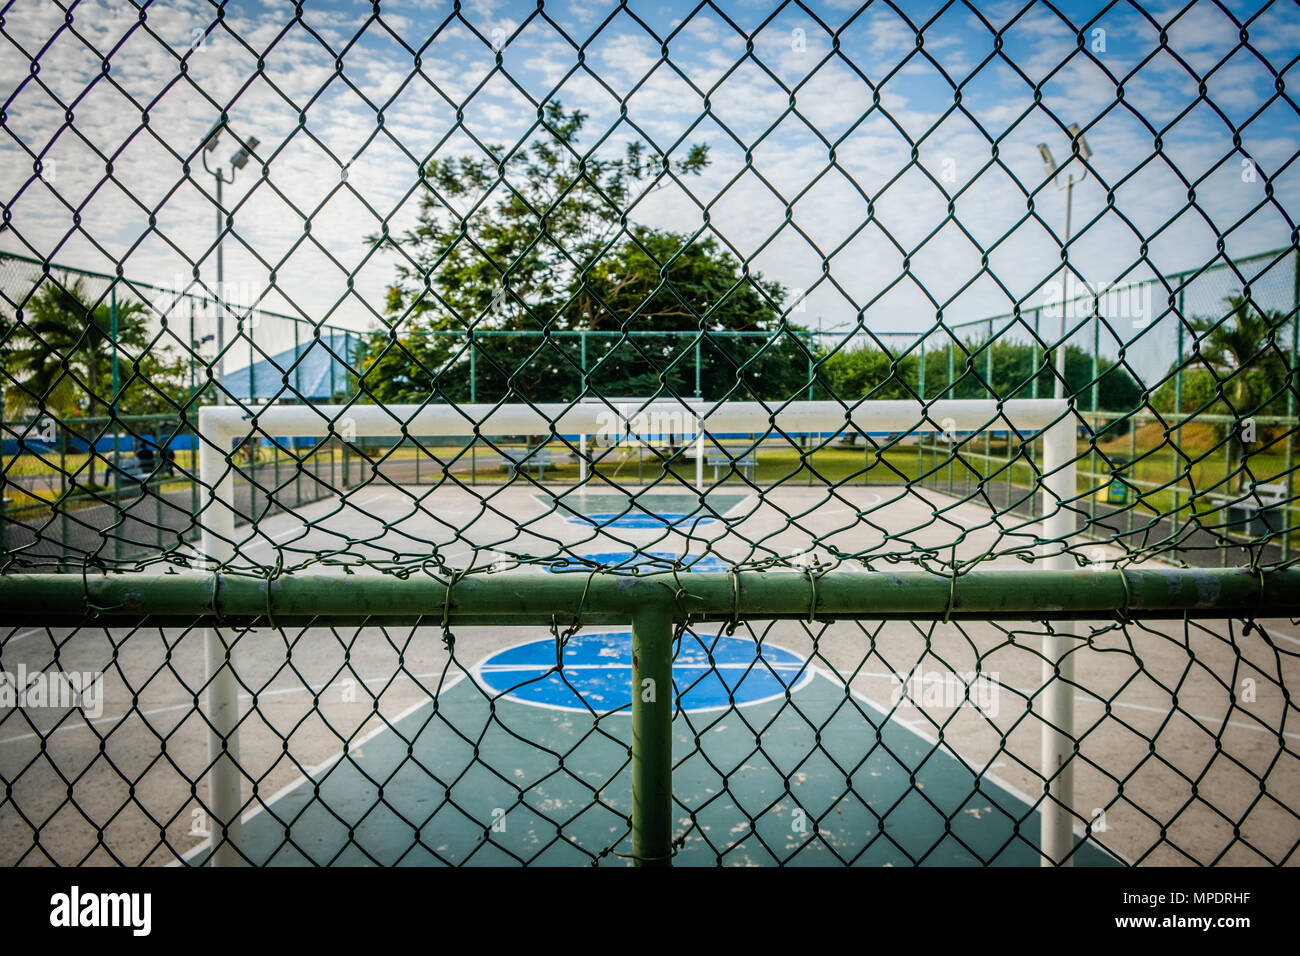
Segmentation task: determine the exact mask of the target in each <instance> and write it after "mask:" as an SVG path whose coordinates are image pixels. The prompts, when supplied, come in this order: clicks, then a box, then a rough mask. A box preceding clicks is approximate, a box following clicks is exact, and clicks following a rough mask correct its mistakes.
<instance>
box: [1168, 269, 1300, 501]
mask: <svg viewBox="0 0 1300 956" xmlns="http://www.w3.org/2000/svg"><path fill="white" fill-rule="evenodd" d="M1224 301H1225V303H1226V304H1227V306H1228V313H1227V315H1225V316H1221V317H1219V318H1197V319H1193V320H1192V321H1191V323H1190V324H1191V327H1192V329H1193V330H1194V331H1195V332H1196V333H1197V341H1198V343H1199V346H1200V354H1201V358H1202V359H1203V360H1204V361H1205V362H1207V363H1208V364H1209V366H1210V368H1211V369H1213V371H1214V373H1215V374H1216V375H1217V376H1219V377H1220V378H1221V379H1222V380H1223V385H1224V386H1226V385H1227V384H1229V383H1231V384H1232V386H1233V387H1232V394H1231V397H1230V398H1228V397H1227V396H1225V395H1224V392H1225V388H1223V387H1220V388H1219V389H1218V391H1219V397H1220V398H1221V399H1224V400H1226V401H1227V404H1228V406H1229V409H1230V413H1231V414H1232V415H1233V416H1235V417H1238V418H1241V417H1242V416H1246V415H1249V414H1252V413H1253V412H1256V411H1258V410H1261V409H1262V407H1263V406H1265V405H1267V404H1268V403H1269V402H1270V401H1271V400H1272V399H1273V398H1274V397H1275V396H1276V395H1278V394H1279V393H1280V392H1281V390H1282V389H1283V387H1284V386H1285V384H1286V378H1287V363H1286V359H1285V358H1284V357H1283V356H1282V353H1281V352H1280V351H1279V350H1278V348H1277V345H1276V343H1275V341H1274V336H1275V335H1276V333H1277V332H1278V331H1279V330H1281V329H1282V328H1283V327H1284V325H1285V324H1286V323H1287V321H1288V320H1289V319H1290V316H1289V315H1287V314H1286V313H1284V312H1263V311H1260V310H1259V309H1257V308H1255V306H1253V305H1252V304H1251V303H1250V301H1249V300H1248V299H1247V298H1246V297H1245V296H1240V295H1235V296H1229V297H1228V298H1227V299H1225V300H1224ZM1229 431H1230V432H1232V431H1235V429H1229ZM1227 456H1228V474H1230V475H1231V474H1234V473H1235V472H1236V464H1237V446H1236V442H1234V441H1233V440H1232V439H1231V437H1229V439H1228V447H1227Z"/></svg>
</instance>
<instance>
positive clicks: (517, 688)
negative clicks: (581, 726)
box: [475, 631, 812, 714]
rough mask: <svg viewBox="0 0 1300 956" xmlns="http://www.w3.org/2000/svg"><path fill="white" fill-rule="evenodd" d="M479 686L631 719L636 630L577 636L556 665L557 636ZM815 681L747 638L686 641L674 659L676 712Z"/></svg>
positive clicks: (481, 676) (518, 649)
mask: <svg viewBox="0 0 1300 956" xmlns="http://www.w3.org/2000/svg"><path fill="white" fill-rule="evenodd" d="M475 675H476V677H477V678H478V681H479V683H480V684H482V685H483V686H484V687H485V688H486V689H487V690H489V691H492V692H493V693H495V694H500V695H502V696H504V697H507V698H509V699H510V700H515V701H518V702H520V703H523V704H532V705H534V706H536V707H549V708H552V709H554V710H575V711H581V712H583V713H589V712H590V711H595V712H596V713H598V714H605V713H610V712H614V711H617V712H621V713H631V707H632V632H631V631H610V632H605V633H600V634H575V635H573V636H572V637H570V638H569V640H568V643H567V644H565V646H564V656H563V666H562V667H557V666H556V646H555V639H554V638H546V639H545V640H540V641H532V642H530V643H528V644H519V645H517V646H515V647H510V648H506V649H505V650H503V651H499V652H498V653H496V654H493V655H492V656H491V657H489V658H487V659H486V660H485V661H483V663H482V664H480V665H479V666H478V667H477V668H475ZM811 679H812V669H811V668H809V667H808V666H807V664H806V663H805V662H804V660H803V659H802V658H801V657H799V655H797V654H795V653H794V652H792V651H788V650H786V649H785V648H783V647H777V646H775V645H773V644H763V645H761V646H760V645H758V644H756V643H755V642H754V641H751V640H748V639H747V638H741V637H726V636H721V635H716V636H715V635H707V634H698V635H697V634H693V633H691V632H687V633H685V634H683V635H682V639H681V642H680V645H679V647H678V649H677V655H676V657H675V658H674V659H673V683H674V684H675V685H676V688H675V691H674V693H676V694H678V695H680V699H679V700H678V701H677V702H676V706H677V707H678V708H680V709H682V710H686V711H701V710H719V709H722V708H726V707H730V706H732V704H733V703H734V704H736V705H738V706H740V705H745V704H757V703H761V702H763V701H767V700H772V699H773V698H777V697H783V696H784V695H785V694H786V693H787V692H793V691H795V690H798V689H799V688H800V687H802V686H803V685H804V684H806V683H807V682H808V681H810V680H811Z"/></svg>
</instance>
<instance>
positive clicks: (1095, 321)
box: [1090, 309, 1101, 431]
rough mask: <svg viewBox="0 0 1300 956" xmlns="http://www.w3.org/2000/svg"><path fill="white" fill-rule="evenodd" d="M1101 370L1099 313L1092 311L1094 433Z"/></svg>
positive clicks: (1095, 310)
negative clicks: (1098, 376) (1098, 380)
mask: <svg viewBox="0 0 1300 956" xmlns="http://www.w3.org/2000/svg"><path fill="white" fill-rule="evenodd" d="M1100 370H1101V313H1100V311H1098V310H1097V309H1093V310H1092V388H1091V389H1090V391H1091V392H1092V395H1091V398H1092V403H1091V404H1092V427H1093V430H1094V431H1095V430H1096V428H1097V397H1098V392H1099V389H1100V386H1099V385H1098V383H1097V373H1098V372H1099V371H1100Z"/></svg>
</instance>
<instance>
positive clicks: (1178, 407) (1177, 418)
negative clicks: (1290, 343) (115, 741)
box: [1129, 286, 1294, 557]
mask: <svg viewBox="0 0 1300 956" xmlns="http://www.w3.org/2000/svg"><path fill="white" fill-rule="evenodd" d="M1186 301H1187V287H1186V286H1184V287H1183V288H1182V289H1179V290H1178V315H1177V316H1176V318H1177V319H1178V360H1177V362H1176V363H1175V365H1174V429H1175V431H1179V430H1181V429H1182V418H1183V315H1184V314H1185V313H1184V312H1183V305H1184V304H1185V302H1186ZM1292 366H1293V367H1294V363H1292ZM1129 427H1130V428H1132V427H1133V426H1132V424H1131V423H1130V425H1129ZM1175 447H1176V443H1175ZM1174 461H1175V466H1177V465H1178V464H1181V463H1180V462H1178V460H1177V457H1175V459H1174ZM1187 467H1188V470H1189V475H1188V477H1189V478H1190V477H1191V475H1190V470H1191V467H1192V466H1191V464H1190V463H1189V464H1188V466H1187ZM1182 484H1183V482H1182V479H1181V478H1178V477H1177V476H1175V479H1174V510H1173V518H1172V520H1173V526H1172V527H1171V528H1170V529H1169V530H1170V535H1171V537H1172V539H1173V540H1174V541H1177V540H1178V525H1179V521H1180V518H1179V513H1180V511H1181V499H1182V494H1181V493H1180V492H1181V489H1182ZM1178 551H1179V549H1178V546H1177V545H1176V544H1175V545H1174V557H1177V556H1178Z"/></svg>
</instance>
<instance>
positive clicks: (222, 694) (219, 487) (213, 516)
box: [199, 408, 242, 866]
mask: <svg viewBox="0 0 1300 956" xmlns="http://www.w3.org/2000/svg"><path fill="white" fill-rule="evenodd" d="M209 412H210V409H209V408H201V409H199V443H200V444H199V480H200V481H201V482H202V483H203V486H204V488H205V490H206V493H207V497H208V501H207V502H206V504H207V508H206V509H205V511H204V512H203V539H202V547H203V554H204V556H205V557H206V558H207V560H208V563H209V564H210V566H212V567H214V568H219V567H221V566H222V565H223V564H225V563H226V562H227V561H229V560H230V559H231V558H233V557H234V553H235V549H234V539H235V512H234V509H233V502H234V478H233V476H232V473H231V469H230V467H229V465H228V463H227V460H226V459H227V456H228V455H229V451H230V440H231V437H232V436H231V432H230V430H229V428H228V427H224V423H221V422H218V421H216V420H215V416H212V415H210V414H207V413H209ZM204 642H205V648H206V657H207V675H208V721H209V724H210V728H209V732H208V762H209V764H210V766H211V769H210V770H209V771H208V809H209V811H210V812H211V815H212V821H211V824H210V828H211V831H212V843H211V846H212V852H211V855H210V856H209V858H208V859H209V862H210V863H211V864H212V865H213V866H234V865H236V864H238V863H239V862H240V855H239V851H238V849H237V847H238V845H239V838H240V816H239V815H240V807H241V803H242V801H241V797H240V780H239V731H238V729H237V722H238V720H239V685H238V682H237V681H236V679H235V672H234V669H233V668H232V667H231V666H230V662H229V661H228V659H227V658H228V657H229V655H230V650H229V648H228V646H227V644H226V642H225V639H224V637H223V635H222V632H221V631H220V630H219V629H217V628H213V627H210V628H207V629H206V630H205V632H204Z"/></svg>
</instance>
